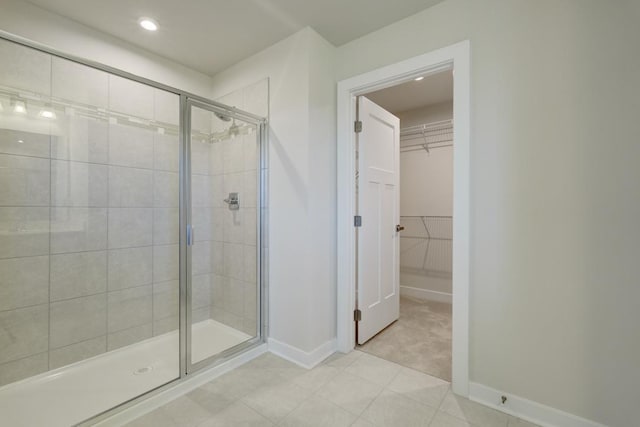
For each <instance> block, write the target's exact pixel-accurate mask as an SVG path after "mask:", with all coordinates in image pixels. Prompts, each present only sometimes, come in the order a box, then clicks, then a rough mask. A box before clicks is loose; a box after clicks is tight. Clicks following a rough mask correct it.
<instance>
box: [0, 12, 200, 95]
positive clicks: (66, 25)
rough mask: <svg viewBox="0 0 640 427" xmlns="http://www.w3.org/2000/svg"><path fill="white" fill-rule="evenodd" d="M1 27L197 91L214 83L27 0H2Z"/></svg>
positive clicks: (57, 48) (175, 63) (167, 83)
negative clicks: (26, 0)
mask: <svg viewBox="0 0 640 427" xmlns="http://www.w3.org/2000/svg"><path fill="white" fill-rule="evenodd" d="M0 30H2V31H6V32H8V33H11V34H14V35H17V36H20V37H24V38H26V39H28V40H31V41H35V42H38V43H41V44H44V45H47V46H49V47H52V48H54V49H56V50H59V51H62V52H64V53H66V54H70V55H74V56H78V57H81V58H84V59H89V60H91V61H96V62H99V63H102V64H106V65H109V66H111V67H115V68H118V69H120V70H123V71H127V72H129V73H132V74H135V75H138V76H141V77H145V78H148V79H151V80H155V81H157V82H159V83H163V84H166V85H169V86H173V87H176V88H178V89H182V90H186V91H189V92H191V93H195V94H197V95H204V96H207V95H208V91H209V88H210V85H211V79H210V77H209V76H207V75H205V74H202V73H199V72H197V71H194V70H192V69H190V68H187V67H185V66H184V65H181V64H179V63H177V62H174V61H171V60H169V59H166V58H163V57H161V56H158V55H155V54H153V53H150V52H148V51H146V50H144V49H141V48H138V47H136V46H133V45H132V44H129V43H126V42H124V41H122V40H120V39H118V38H115V37H112V36H110V35H107V34H105V33H102V32H99V31H96V30H94V29H91V28H89V27H86V26H84V25H82V24H79V23H77V22H75V21H72V20H70V19H67V18H64V17H62V16H60V15H56V14H53V13H51V12H49V11H47V10H44V9H42V8H40V7H38V6H35V5H33V4H31V3H28V2H25V1H19V0H0Z"/></svg>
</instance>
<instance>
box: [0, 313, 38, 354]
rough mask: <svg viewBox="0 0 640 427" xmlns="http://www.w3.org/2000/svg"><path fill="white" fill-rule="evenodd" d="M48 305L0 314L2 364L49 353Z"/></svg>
mask: <svg viewBox="0 0 640 427" xmlns="http://www.w3.org/2000/svg"><path fill="white" fill-rule="evenodd" d="M48 314H49V307H48V305H47V304H42V305H36V306H32V307H25V308H20V309H17V310H9V311H2V312H0V325H2V328H0V348H1V349H2V351H1V352H0V364H1V363H6V362H11V361H14V360H18V359H21V358H23V357H27V356H31V355H34V354H38V353H42V352H44V351H47V343H48V339H49V317H48Z"/></svg>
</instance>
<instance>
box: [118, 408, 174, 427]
mask: <svg viewBox="0 0 640 427" xmlns="http://www.w3.org/2000/svg"><path fill="white" fill-rule="evenodd" d="M126 427H178V424H176V423H174V422H173V420H172V419H171V417H169V416H168V415H167V413H166V412H165V411H164V410H163V409H162V408H158V409H156V410H155V411H151V412H149V413H148V414H145V415H143V416H141V417H140V418H138V419H136V420H133V421H132V422H130V423H128V424H126Z"/></svg>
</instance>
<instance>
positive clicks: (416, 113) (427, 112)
mask: <svg viewBox="0 0 640 427" xmlns="http://www.w3.org/2000/svg"><path fill="white" fill-rule="evenodd" d="M427 78H429V77H427ZM393 114H395V115H396V116H398V118H399V119H400V125H401V126H402V127H408V126H417V125H422V124H424V123H427V121H428V122H429V123H432V122H439V121H441V120H449V119H451V118H452V117H453V101H445V102H440V103H438V104H431V105H427V106H426V107H420V108H414V109H412V110H407V111H397V112H396V111H394V112H393Z"/></svg>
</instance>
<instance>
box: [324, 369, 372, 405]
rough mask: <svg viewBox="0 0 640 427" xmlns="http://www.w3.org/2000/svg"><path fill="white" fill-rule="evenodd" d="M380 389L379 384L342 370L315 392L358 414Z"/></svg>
mask: <svg viewBox="0 0 640 427" xmlns="http://www.w3.org/2000/svg"><path fill="white" fill-rule="evenodd" d="M381 391H382V386H381V385H378V384H375V383H372V382H370V381H367V380H365V379H363V378H360V377H358V376H355V375H351V374H348V373H346V372H343V373H341V374H339V375H337V376H336V377H335V378H333V379H332V380H331V381H329V382H328V383H327V384H325V385H324V386H322V387H321V388H320V389H319V390H318V392H317V393H316V394H317V395H318V396H320V397H322V398H324V399H327V400H329V401H330V402H333V403H335V404H336V405H338V406H340V407H342V408H344V409H346V410H347V411H349V412H351V413H353V414H355V415H360V414H362V412H363V411H364V410H365V409H366V408H367V406H369V404H370V403H371V402H373V399H375V398H376V397H377V396H378V394H380V392H381Z"/></svg>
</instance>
